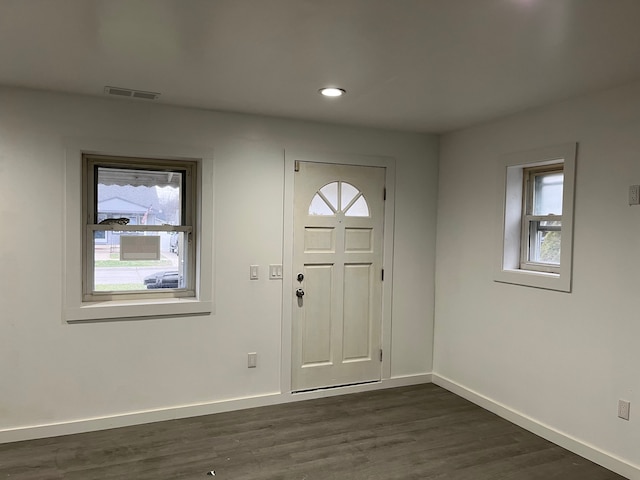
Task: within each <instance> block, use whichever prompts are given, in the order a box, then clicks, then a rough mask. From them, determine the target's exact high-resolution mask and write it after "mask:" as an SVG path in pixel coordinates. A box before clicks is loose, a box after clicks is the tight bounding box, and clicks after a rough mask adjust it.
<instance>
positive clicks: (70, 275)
mask: <svg viewBox="0 0 640 480" xmlns="http://www.w3.org/2000/svg"><path fill="white" fill-rule="evenodd" d="M64 149H65V171H64V176H63V179H64V192H65V193H64V198H63V200H64V209H63V211H64V213H63V215H64V216H63V222H64V226H65V228H64V229H63V236H64V238H63V251H62V258H63V268H62V272H63V275H62V287H63V298H62V306H63V308H62V315H61V317H62V321H63V322H69V323H79V322H82V321H99V320H118V319H131V318H155V317H162V316H167V315H171V316H180V315H202V314H211V313H215V304H214V297H213V214H212V213H211V212H213V208H214V205H213V199H214V195H213V185H214V183H213V171H214V162H213V152H212V151H211V149H210V148H206V147H197V146H189V145H173V144H163V143H142V142H126V141H120V140H113V139H103V138H65V139H64ZM83 153H91V154H103V155H114V156H124V157H140V158H162V159H170V160H181V159H185V160H194V161H197V162H199V167H198V182H199V183H200V185H199V186H198V188H197V191H198V198H197V201H196V203H197V207H196V215H197V217H198V222H197V225H198V231H197V232H196V233H197V235H198V238H199V239H200V242H199V247H198V248H197V251H196V255H197V259H196V264H197V267H196V278H197V281H196V291H197V296H196V298H191V297H189V299H185V300H182V299H180V300H177V301H176V300H175V299H174V300H173V301H171V300H170V301H167V299H145V300H144V301H135V300H131V301H125V300H121V301H107V302H83V300H82V253H81V252H82V248H81V238H82V234H81V228H82V202H81V201H80V200H81V198H82V182H83V177H82V154H83Z"/></svg>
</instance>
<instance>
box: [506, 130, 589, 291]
mask: <svg viewBox="0 0 640 480" xmlns="http://www.w3.org/2000/svg"><path fill="white" fill-rule="evenodd" d="M576 151H577V144H576V143H567V144H561V145H554V146H549V147H543V148H539V149H535V150H528V151H524V152H516V153H511V154H507V155H504V156H502V157H501V158H500V159H499V161H498V169H499V174H498V178H499V179H500V180H499V181H500V186H501V188H498V192H499V195H498V202H499V203H498V209H497V210H498V212H499V223H498V225H500V226H501V228H500V229H499V230H498V232H499V233H498V235H499V238H498V239H497V241H496V242H495V245H496V248H497V254H496V258H497V262H496V263H497V268H496V269H495V272H494V280H495V281H496V282H501V283H510V284H515V285H522V286H529V287H536V288H543V289H549V290H556V291H561V292H571V288H572V271H573V211H574V190H575V171H576ZM557 165H562V169H563V173H564V179H563V193H562V210H563V211H562V236H561V240H560V244H561V247H560V265H559V267H558V268H557V269H555V270H556V271H549V270H550V269H546V271H545V270H543V269H532V268H531V267H530V265H528V264H526V263H525V264H523V263H522V247H523V244H524V243H525V242H524V240H523V239H524V238H525V237H524V234H523V231H524V227H523V220H525V216H524V215H523V205H524V202H525V194H526V192H525V188H524V177H525V174H526V171H527V169H531V168H538V167H544V168H550V167H553V166H557Z"/></svg>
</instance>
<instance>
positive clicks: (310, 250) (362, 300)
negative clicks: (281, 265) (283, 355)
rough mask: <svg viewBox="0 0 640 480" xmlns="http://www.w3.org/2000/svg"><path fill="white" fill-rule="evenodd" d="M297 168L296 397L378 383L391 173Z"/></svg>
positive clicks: (308, 166) (309, 166)
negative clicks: (303, 392) (387, 180)
mask: <svg viewBox="0 0 640 480" xmlns="http://www.w3.org/2000/svg"><path fill="white" fill-rule="evenodd" d="M297 165H298V166H297V170H296V174H295V180H294V253H293V268H294V275H293V277H294V278H293V285H292V287H293V289H294V291H295V293H296V295H294V297H293V302H294V305H293V316H292V321H293V326H292V328H293V330H292V386H293V390H294V391H301V390H310V389H316V388H324V387H331V386H339V385H350V384H356V383H364V382H371V381H377V380H380V377H381V358H380V351H381V350H380V349H381V325H382V259H383V245H382V242H383V238H384V235H383V233H384V232H383V229H384V182H385V169H384V168H382V167H359V166H352V165H336V164H326V163H313V162H298V164H297Z"/></svg>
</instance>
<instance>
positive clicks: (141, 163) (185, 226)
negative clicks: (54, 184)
mask: <svg viewBox="0 0 640 480" xmlns="http://www.w3.org/2000/svg"><path fill="white" fill-rule="evenodd" d="M100 167H107V168H109V167H111V168H118V169H131V170H147V171H153V172H175V173H179V174H180V175H182V185H181V190H182V191H181V198H180V202H181V210H182V215H181V221H180V225H117V226H116V225H100V224H98V222H97V221H96V219H97V217H96V215H97V203H98V198H97V182H98V177H97V169H98V168H100ZM82 168H83V175H82V178H83V194H82V199H83V205H82V218H83V219H85V221H86V223H85V224H84V225H83V238H82V246H83V252H82V258H83V265H82V272H83V277H82V278H83V280H82V301H83V302H104V301H113V300H125V301H126V300H144V299H159V298H183V297H195V296H196V254H195V252H196V251H197V249H198V245H197V241H198V239H197V235H195V234H194V232H196V231H197V223H196V222H197V217H198V216H197V212H196V202H197V187H196V186H197V184H198V183H197V171H198V168H197V163H196V162H195V161H182V160H179V161H177V160H167V159H149V158H136V157H124V156H123V157H120V156H106V155H96V154H83V155H82ZM108 230H111V231H121V232H127V231H135V232H140V231H145V232H147V231H149V232H183V234H184V235H185V238H186V241H185V244H186V245H187V248H186V250H187V254H186V265H185V267H186V275H185V286H184V288H177V289H152V290H135V291H132V292H129V291H108V292H99V291H96V290H95V285H94V278H95V270H94V265H95V258H94V253H95V249H94V244H93V238H94V232H97V231H108Z"/></svg>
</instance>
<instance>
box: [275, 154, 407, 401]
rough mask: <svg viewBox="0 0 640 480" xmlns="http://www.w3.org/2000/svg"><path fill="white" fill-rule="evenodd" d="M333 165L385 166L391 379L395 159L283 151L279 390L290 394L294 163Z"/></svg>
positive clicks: (385, 307) (385, 372)
mask: <svg viewBox="0 0 640 480" xmlns="http://www.w3.org/2000/svg"><path fill="white" fill-rule="evenodd" d="M296 160H299V161H301V162H311V163H331V164H338V165H340V164H342V165H355V166H360V167H384V168H385V169H386V172H385V188H386V201H385V205H384V232H383V236H384V237H383V238H384V246H383V254H382V259H383V260H382V264H383V268H384V282H383V285H382V325H381V334H382V351H383V356H382V367H381V369H382V370H381V373H380V374H381V380H385V379H389V378H391V308H392V292H393V232H394V221H395V185H396V169H395V164H396V162H395V158H393V157H385V156H374V155H358V154H345V153H333V152H321V151H318V152H314V151H295V150H291V151H289V150H285V152H284V223H283V252H282V260H283V270H282V287H283V288H282V331H281V335H282V340H281V342H282V349H281V352H282V357H281V368H280V391H281V392H287V393H291V391H292V388H291V387H292V385H291V383H292V382H291V375H292V343H291V342H292V335H291V332H292V326H293V324H292V319H293V299H294V289H293V287H292V285H293V280H294V271H293V247H294V242H293V220H294V219H293V201H294V182H295V171H294V168H295V162H296Z"/></svg>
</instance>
